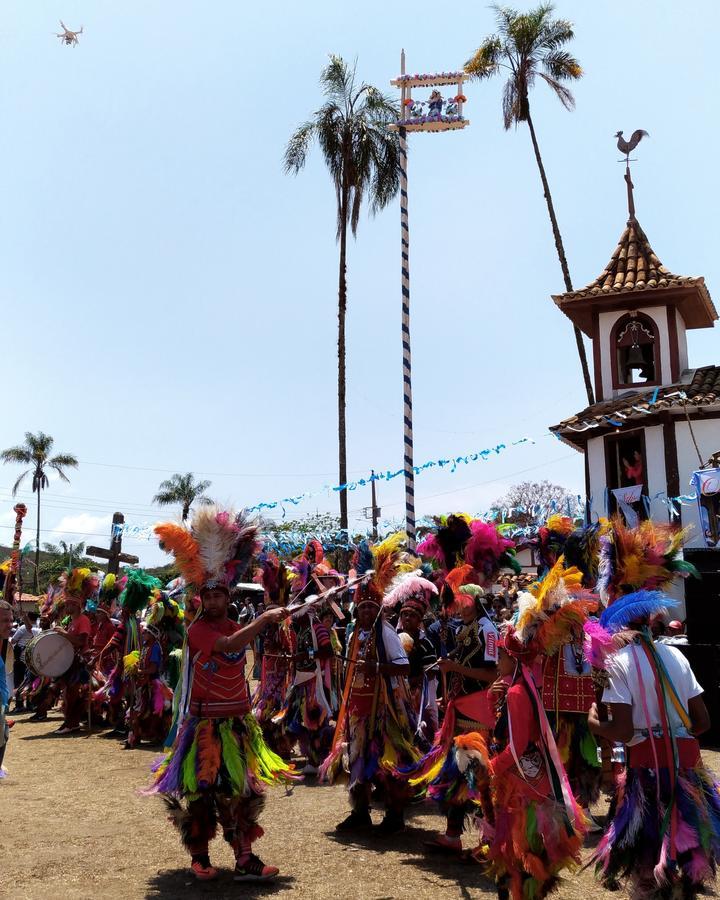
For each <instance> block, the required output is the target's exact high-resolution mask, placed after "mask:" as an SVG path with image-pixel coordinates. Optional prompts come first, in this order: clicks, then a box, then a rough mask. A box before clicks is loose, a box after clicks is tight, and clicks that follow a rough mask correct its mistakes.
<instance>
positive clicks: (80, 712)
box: [38, 569, 97, 734]
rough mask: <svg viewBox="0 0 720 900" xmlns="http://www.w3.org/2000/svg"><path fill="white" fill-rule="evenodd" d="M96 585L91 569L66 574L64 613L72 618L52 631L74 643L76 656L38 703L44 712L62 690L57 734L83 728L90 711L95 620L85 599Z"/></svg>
mask: <svg viewBox="0 0 720 900" xmlns="http://www.w3.org/2000/svg"><path fill="white" fill-rule="evenodd" d="M96 589H97V577H96V576H94V575H93V574H92V573H91V572H90V570H89V569H73V570H72V572H71V573H70V574H69V575H67V576H66V578H65V580H64V585H63V603H64V607H65V613H66V614H67V615H68V616H70V622H69V623H68V624H67V627H65V628H63V627H61V626H59V625H56V626H55V628H54V629H53V631H55V632H56V633H57V634H61V635H62V636H63V637H64V638H66V639H67V640H68V641H69V642H70V643H71V644H72V646H73V649H74V651H75V658H74V660H73V662H72V665H71V666H70V668H69V669H68V670H67V672H65V674H64V675H61V676H60V678H58V679H57V681H56V682H55V684H56V688H57V690H55V691H53V692H50V696H49V697H48V698H47V699H46V700H45V701H44V704H43V706H44V708H40V707H38V713H40V716H41V717H42V715H43V714H45V713H47V711H48V710H49V709H50V707H51V706H52V704H53V702H54V700H55V699H56V698H57V696H58V692H59V691H61V692H62V694H63V723H62V725H61V726H60V728H59V729H58V730H57V731H56V734H73V733H75V732H78V731H79V730H80V722H81V721H82V719H83V718H84V716H85V714H86V712H87V704H88V682H89V678H90V676H89V673H88V669H87V664H86V661H85V655H86V653H87V651H88V650H89V648H90V637H91V634H92V624H91V622H90V619H89V618H88V617H87V616H86V615H85V613H84V612H83V606H84V602H85V600H86V599H87V597H89V596H91V595H92V593H93V592H94V590H96Z"/></svg>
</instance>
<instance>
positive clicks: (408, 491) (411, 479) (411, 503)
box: [399, 50, 415, 550]
mask: <svg viewBox="0 0 720 900" xmlns="http://www.w3.org/2000/svg"><path fill="white" fill-rule="evenodd" d="M400 74H401V75H404V74H405V51H404V50H403V51H402V52H401V54H400ZM408 94H409V90H408V88H407V87H406V85H405V84H403V85H402V87H401V89H400V95H401V105H400V121H401V122H404V121H405V119H406V118H407V109H408V108H407V105H406V103H405V99H406V97H407V96H408ZM399 131H400V253H401V263H400V267H401V271H402V348H403V439H404V455H403V467H404V471H405V531H406V533H407V536H408V547H409V549H410V550H414V549H415V468H414V455H413V414H412V353H411V350H410V224H409V219H408V183H407V131H406V130H405V127H404V126H403V125H400V129H399Z"/></svg>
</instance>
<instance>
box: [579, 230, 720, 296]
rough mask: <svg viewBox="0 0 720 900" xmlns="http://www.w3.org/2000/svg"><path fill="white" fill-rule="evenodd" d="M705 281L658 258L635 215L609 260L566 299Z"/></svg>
mask: <svg viewBox="0 0 720 900" xmlns="http://www.w3.org/2000/svg"><path fill="white" fill-rule="evenodd" d="M693 283H704V279H702V278H693V277H690V276H687V275H675V274H673V273H672V272H671V271H670V270H669V269H667V268H666V267H665V266H664V265H663V264H662V263H661V262H660V260H659V259H658V257H657V254H656V253H655V251H654V250H653V248H652V247H651V246H650V241H649V240H648V238H647V235H646V234H645V232H644V231H643V230H642V228H641V227H640V223H639V222H638V221H637V219H635V218H631V219H629V220H628V223H627V225H626V227H625V231H623V233H622V235H621V237H620V240H619V241H618V245H617V247H616V248H615V252H614V253H613V255H612V257H611V258H610V262H609V263H608V264H607V265H606V266H605V268H604V269H603V271H602V272H601V273H600V274H599V275H598V277H597V278H596V279H595V280H594V281H591V282H590V284H588V285H587V286H586V287H584V288H582V289H581V290H579V291H570V292H569V293H567V294H563V295H562V296H563V299H565V300H579V299H581V298H583V297H591V296H596V295H597V294H607V293H610V292H611V291H634V290H644V289H646V288H658V287H677V286H681V285H684V284H693Z"/></svg>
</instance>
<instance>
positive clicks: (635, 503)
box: [613, 484, 643, 528]
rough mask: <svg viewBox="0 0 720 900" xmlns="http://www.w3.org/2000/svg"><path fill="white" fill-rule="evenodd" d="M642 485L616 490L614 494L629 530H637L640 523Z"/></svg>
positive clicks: (632, 485)
mask: <svg viewBox="0 0 720 900" xmlns="http://www.w3.org/2000/svg"><path fill="white" fill-rule="evenodd" d="M642 490H643V486H642V485H641V484H631V485H630V486H629V487H623V488H614V489H613V494H614V495H615V500H616V501H617V505H618V507H619V508H620V512H621V513H622V514H623V516H624V517H625V521H626V522H627V526H628V528H636V527H637V526H638V524H639V522H640V514H639V506H640V504H641V503H642Z"/></svg>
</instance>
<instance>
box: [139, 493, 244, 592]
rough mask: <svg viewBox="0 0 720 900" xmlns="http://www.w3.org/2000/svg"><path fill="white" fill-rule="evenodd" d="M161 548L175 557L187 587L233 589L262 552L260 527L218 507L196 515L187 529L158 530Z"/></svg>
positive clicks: (169, 526)
mask: <svg viewBox="0 0 720 900" xmlns="http://www.w3.org/2000/svg"><path fill="white" fill-rule="evenodd" d="M155 534H157V536H158V538H159V539H160V546H161V547H162V548H163V549H164V550H166V551H168V552H169V553H172V554H173V555H174V556H175V562H176V564H177V567H178V569H180V574H181V575H182V577H183V579H184V580H185V583H186V585H187V586H188V588H190V589H191V590H194V591H195V592H196V593H197V592H199V591H201V590H202V589H203V588H211V587H222V588H225V589H229V588H230V587H231V586H232V585H233V583H235V582H237V581H239V580H240V579H241V578H242V576H243V575H244V573H245V572H246V571H247V569H248V567H249V565H250V562H251V561H252V558H253V556H254V555H255V554H256V553H257V552H258V551H259V549H260V546H261V545H260V541H259V538H258V534H259V532H258V526H257V523H256V522H254V521H253V520H251V519H249V518H248V517H247V516H246V515H245V513H244V512H240V513H237V514H235V513H234V512H233V511H231V510H224V509H221V508H220V507H218V506H215V505H214V504H210V505H207V506H201V507H199V508H198V509H197V510H195V511H194V513H193V517H192V520H191V523H190V527H189V528H187V527H185V526H184V525H177V524H174V523H171V522H165V523H161V524H159V525H156V526H155Z"/></svg>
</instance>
